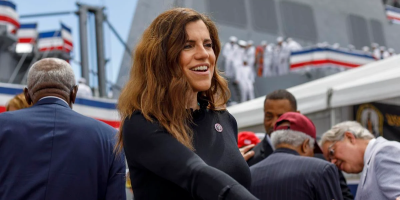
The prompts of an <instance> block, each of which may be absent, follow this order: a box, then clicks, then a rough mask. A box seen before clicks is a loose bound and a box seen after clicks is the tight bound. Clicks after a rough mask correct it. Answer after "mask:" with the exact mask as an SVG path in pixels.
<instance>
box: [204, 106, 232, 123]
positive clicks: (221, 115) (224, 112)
mask: <svg viewBox="0 0 400 200" xmlns="http://www.w3.org/2000/svg"><path fill="white" fill-rule="evenodd" d="M209 113H210V114H211V115H218V116H219V118H220V119H226V120H227V121H229V122H230V123H234V124H236V119H235V117H233V115H232V114H231V113H230V112H229V111H228V110H226V109H223V110H209Z"/></svg>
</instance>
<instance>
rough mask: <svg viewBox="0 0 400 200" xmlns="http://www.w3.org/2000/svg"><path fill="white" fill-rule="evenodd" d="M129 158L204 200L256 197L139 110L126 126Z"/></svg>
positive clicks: (128, 119) (125, 147)
mask: <svg viewBox="0 0 400 200" xmlns="http://www.w3.org/2000/svg"><path fill="white" fill-rule="evenodd" d="M123 137H124V138H123V139H124V149H125V154H126V156H127V159H132V160H133V161H134V162H135V163H137V164H138V165H139V166H142V167H143V168H145V169H147V170H149V171H151V172H153V173H155V174H157V175H158V176H160V177H162V178H164V179H167V180H169V181H171V182H173V183H175V184H177V185H179V186H180V187H181V188H183V189H185V190H187V191H188V192H190V194H191V195H192V196H193V197H195V198H201V199H206V200H207V199H210V200H211V199H227V200H230V199H243V200H246V199H257V198H255V197H254V196H253V195H252V194H250V192H248V191H247V190H246V189H245V188H244V187H243V186H241V185H240V184H239V183H238V182H236V181H235V180H234V179H233V178H231V177H230V176H229V175H227V174H225V173H224V172H222V171H220V170H218V169H216V168H213V167H210V166H208V165H207V164H206V163H205V162H204V161H203V160H202V159H201V158H200V157H198V156H197V155H196V154H195V153H194V152H193V151H191V150H190V149H188V148H187V147H185V146H184V145H182V144H181V143H179V142H178V141H177V140H176V139H175V138H174V137H172V135H170V134H169V133H168V132H166V131H165V130H164V129H163V128H161V127H160V125H159V124H158V123H157V122H154V123H152V122H149V121H147V120H146V119H145V118H144V117H143V115H142V114H141V113H139V112H135V113H134V114H133V115H132V116H131V118H127V119H126V120H125V122H124V126H123Z"/></svg>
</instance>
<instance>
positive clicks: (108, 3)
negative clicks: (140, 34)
mask: <svg viewBox="0 0 400 200" xmlns="http://www.w3.org/2000/svg"><path fill="white" fill-rule="evenodd" d="M12 2H13V3H15V4H16V6H17V13H18V14H19V15H26V14H37V13H50V12H61V11H77V10H78V7H77V6H76V4H75V2H76V1H73V0H62V1H60V0H35V1H30V0H12ZM78 2H80V3H84V4H89V5H96V6H105V7H106V11H105V13H106V14H107V16H108V20H109V21H110V22H111V24H112V25H113V26H114V28H115V29H117V31H118V33H119V34H120V35H121V37H122V38H123V39H124V40H126V39H127V37H128V33H129V29H130V25H131V21H132V17H133V13H134V11H135V8H136V3H137V0H80V1H78ZM29 22H36V23H37V24H38V31H39V32H42V31H51V30H59V29H60V22H63V23H64V24H65V25H67V26H69V27H70V28H71V29H72V35H73V37H74V43H73V44H74V50H73V53H72V55H73V57H74V60H76V61H80V49H79V27H78V16H77V15H75V14H72V15H60V16H51V17H40V18H24V19H20V23H29ZM104 27H105V28H104V31H105V34H104V37H105V39H104V40H105V45H106V46H105V49H106V50H105V53H106V58H107V59H110V61H109V62H108V63H107V65H106V70H107V79H108V80H110V81H112V82H114V83H115V81H116V78H117V76H118V72H119V67H120V64H121V60H122V55H123V51H124V48H123V46H122V44H121V43H120V42H119V41H118V40H117V38H116V37H115V36H114V34H113V33H112V32H111V31H110V30H109V28H108V26H107V25H106V24H104ZM93 30H94V29H93ZM89 34H90V31H89ZM94 38H95V36H94V37H93V38H92V43H93V42H94ZM89 40H90V39H89ZM89 48H91V47H89ZM94 52H95V50H94ZM94 52H93V53H92V54H94ZM92 60H93V61H94V59H92ZM89 62H91V61H90V60H89ZM71 65H72V67H73V70H74V72H75V75H76V77H77V79H79V77H80V76H81V69H80V66H79V64H76V63H75V62H71ZM91 65H92V66H94V64H91ZM90 82H91V85H93V84H95V85H97V84H96V83H94V81H93V80H92V81H90Z"/></svg>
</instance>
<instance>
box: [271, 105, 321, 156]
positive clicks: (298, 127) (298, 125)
mask: <svg viewBox="0 0 400 200" xmlns="http://www.w3.org/2000/svg"><path fill="white" fill-rule="evenodd" d="M282 122H289V123H290V125H289V126H279V125H280V124H281V123H282ZM287 129H290V130H294V131H299V132H302V133H304V134H306V135H309V136H311V137H312V138H313V139H314V140H315V144H314V153H322V150H321V148H320V147H319V145H318V143H317V138H316V137H317V131H316V129H315V125H314V123H313V122H312V121H311V120H310V119H308V118H307V117H306V116H304V115H302V114H300V113H298V112H287V113H284V114H283V115H281V116H280V117H279V119H278V120H277V121H276V123H275V125H274V131H276V130H287Z"/></svg>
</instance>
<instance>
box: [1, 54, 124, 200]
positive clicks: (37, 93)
mask: <svg viewBox="0 0 400 200" xmlns="http://www.w3.org/2000/svg"><path fill="white" fill-rule="evenodd" d="M27 81H28V84H27V88H25V90H24V93H25V97H26V100H27V102H28V103H29V104H31V103H33V104H34V105H33V106H32V107H30V108H26V109H22V110H18V111H13V112H6V113H2V114H0V127H1V128H0V199H29V200H43V199H57V200H64V199H65V200H67V199H68V200H70V199H74V200H81V199H82V200H90V199H92V200H97V199H110V200H116V199H118V200H119V199H123V200H124V199H125V198H126V197H125V187H124V186H125V162H124V155H123V154H115V153H114V151H113V145H114V142H115V134H116V130H115V129H113V128H112V127H110V126H108V125H106V124H104V123H103V122H100V121H97V120H94V119H92V118H89V117H85V116H83V115H80V114H78V113H76V112H75V111H73V110H72V109H71V107H72V104H73V103H74V101H75V96H76V92H77V87H76V85H75V78H74V73H73V71H72V68H71V66H70V65H69V64H68V63H67V62H65V61H63V60H60V59H56V58H46V59H42V60H40V61H38V62H36V63H35V64H33V65H32V67H31V69H30V70H29V73H28V80H27Z"/></svg>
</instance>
